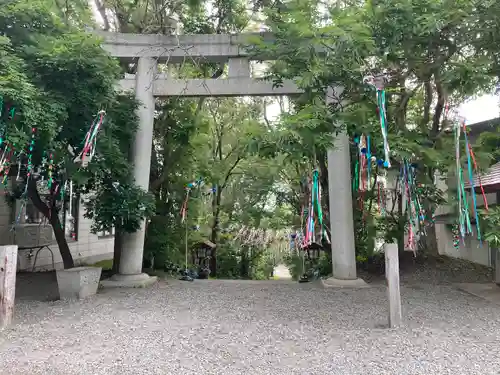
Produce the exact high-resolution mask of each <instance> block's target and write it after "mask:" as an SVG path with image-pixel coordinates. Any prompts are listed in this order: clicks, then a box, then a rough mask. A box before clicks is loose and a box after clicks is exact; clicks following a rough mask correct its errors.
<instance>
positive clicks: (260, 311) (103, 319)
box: [0, 280, 500, 375]
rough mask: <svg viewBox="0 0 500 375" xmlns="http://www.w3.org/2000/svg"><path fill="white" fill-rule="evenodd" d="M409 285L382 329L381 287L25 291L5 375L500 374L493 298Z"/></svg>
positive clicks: (2, 348)
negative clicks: (56, 297)
mask: <svg viewBox="0 0 500 375" xmlns="http://www.w3.org/2000/svg"><path fill="white" fill-rule="evenodd" d="M402 293H403V302H404V316H405V319H406V323H407V326H406V327H404V328H401V329H398V330H390V329H387V328H383V327H384V324H385V322H386V317H387V302H386V294H385V289H384V288H383V286H382V285H374V286H373V287H372V288H369V289H364V290H351V291H347V290H332V289H328V290H325V289H323V288H322V287H321V286H319V285H318V284H314V283H309V284H298V283H293V282H287V281H264V282H251V281H212V280H210V281H201V280H199V281H195V282H193V283H188V282H180V281H170V282H169V283H165V282H161V283H159V284H158V285H156V286H154V287H152V288H150V289H135V290H134V289H132V290H106V291H103V292H101V293H100V294H98V295H97V296H95V297H93V298H90V299H87V300H84V301H79V302H71V303H70V302H63V301H55V302H36V301H32V300H31V301H30V300H27V299H22V298H21V299H20V300H19V301H18V305H17V311H16V318H17V322H16V324H15V325H14V326H13V327H12V328H11V329H9V330H7V331H4V332H2V334H1V335H0V374H5V375H17V374H27V375H35V374H46V375H73V374H82V375H97V374H106V375H114V374H116V375H118V374H120V375H128V374H130V375H141V374H172V375H174V374H193V375H194V374H203V375H206V374H221V375H226V374H227V375H244V374H252V375H258V374H264V375H280V374H283V375H285V374H286V375H293V374H300V375H306V374H307V375H314V374H328V375H332V374H346V375H357V374H366V375H383V374H395V375H396V374H397V375H402V374H426V375H430V374H433V375H435V374H453V375H460V374H467V375H473V374H480V375H488V374H498V373H499V370H498V369H499V368H500V367H499V366H500V317H499V314H498V307H497V306H495V305H493V304H490V303H488V302H486V301H483V300H481V299H478V298H476V297H473V296H470V295H468V294H465V293H462V292H459V291H457V290H455V289H454V288H453V287H452V286H449V285H437V286H433V285H429V284H420V285H418V286H410V285H409V286H404V287H403V288H402Z"/></svg>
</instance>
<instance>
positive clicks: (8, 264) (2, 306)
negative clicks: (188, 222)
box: [0, 245, 17, 330]
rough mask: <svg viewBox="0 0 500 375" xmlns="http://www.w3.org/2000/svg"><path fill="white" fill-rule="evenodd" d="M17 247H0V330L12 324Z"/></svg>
mask: <svg viewBox="0 0 500 375" xmlns="http://www.w3.org/2000/svg"><path fill="white" fill-rule="evenodd" d="M16 271H17V245H8V246H0V330H2V329H4V328H5V327H7V326H8V325H10V323H11V322H12V317H13V316H14V297H15V295H16Z"/></svg>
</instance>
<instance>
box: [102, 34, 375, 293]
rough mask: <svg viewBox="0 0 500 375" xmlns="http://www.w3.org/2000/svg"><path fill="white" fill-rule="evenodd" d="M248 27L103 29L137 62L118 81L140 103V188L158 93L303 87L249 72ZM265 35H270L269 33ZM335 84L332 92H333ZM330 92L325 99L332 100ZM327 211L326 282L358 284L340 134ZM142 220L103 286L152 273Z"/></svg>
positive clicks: (115, 49)
mask: <svg viewBox="0 0 500 375" xmlns="http://www.w3.org/2000/svg"><path fill="white" fill-rule="evenodd" d="M250 35H255V34H238V35H227V34H222V35H219V34H217V35H212V34H211V35H179V36H166V35H146V34H122V33H99V36H101V37H103V38H104V44H103V48H104V49H105V50H106V51H108V52H109V53H110V55H111V56H114V57H116V58H118V59H120V60H121V61H124V62H136V63H137V70H136V74H135V75H126V77H125V79H123V80H121V82H120V85H121V88H122V89H123V90H126V91H130V90H134V91H135V96H136V98H137V100H138V101H139V102H140V103H141V104H140V107H139V109H138V117H139V122H140V124H139V129H138V131H137V134H136V137H135V141H134V144H133V147H132V162H133V164H134V172H133V174H134V178H135V181H136V183H137V185H139V186H140V187H141V188H143V189H145V190H148V189H149V173H150V168H151V145H152V141H153V121H154V111H155V97H169V96H175V97H178V96H184V97H203V96H210V97H217V96H219V97H223V96H225V97H228V96H279V95H290V94H299V93H301V90H300V89H299V88H298V87H297V86H296V85H295V84H294V82H292V81H287V82H284V84H283V85H282V87H273V85H272V83H270V82H265V81H262V80H258V79H255V78H252V77H251V73H250V57H249V54H248V53H247V51H246V50H245V48H244V47H243V46H242V45H243V44H245V43H247V44H248V40H249V36H250ZM260 35H265V37H266V39H269V40H272V35H270V34H260ZM187 60H188V61H203V62H218V63H228V77H227V78H224V79H173V78H169V77H168V75H165V74H157V64H158V63H167V64H178V63H182V62H184V61H187ZM332 91H333V90H332V89H330V92H331V93H332ZM332 96H333V95H328V97H327V100H332V99H331V98H332ZM328 181H329V182H328V184H329V186H328V187H329V197H330V202H329V212H330V213H335V214H334V215H330V223H331V237H332V241H331V242H332V263H333V275H334V278H331V279H328V280H326V281H325V282H324V285H325V286H337V287H342V286H348V287H360V286H364V285H365V283H364V282H363V281H362V280H360V279H357V277H356V261H355V251H354V225H353V211H352V192H351V183H350V181H351V171H350V155H349V139H348V137H347V135H346V134H339V135H338V136H337V137H336V138H335V141H334V147H333V148H332V149H330V150H329V151H328ZM144 236H145V223H143V224H142V227H141V229H140V230H139V231H137V232H136V233H132V234H127V235H126V237H125V238H124V242H123V250H122V255H121V259H120V267H119V274H117V275H115V276H114V277H113V278H112V279H111V280H109V281H107V282H106V283H104V286H109V287H113V286H114V287H120V286H144V285H148V284H150V283H152V282H154V281H155V278H151V277H149V276H148V275H146V274H142V273H141V271H142V260H143V251H144Z"/></svg>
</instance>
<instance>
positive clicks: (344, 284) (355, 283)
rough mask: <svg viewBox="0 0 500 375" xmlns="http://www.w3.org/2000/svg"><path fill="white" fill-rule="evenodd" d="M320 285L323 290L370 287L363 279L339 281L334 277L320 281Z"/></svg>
mask: <svg viewBox="0 0 500 375" xmlns="http://www.w3.org/2000/svg"><path fill="white" fill-rule="evenodd" d="M321 283H322V284H323V286H324V287H325V288H351V289H359V288H369V287H370V285H368V284H367V283H366V282H365V281H364V280H363V279H352V280H341V279H336V278H335V277H330V278H328V279H323V280H321Z"/></svg>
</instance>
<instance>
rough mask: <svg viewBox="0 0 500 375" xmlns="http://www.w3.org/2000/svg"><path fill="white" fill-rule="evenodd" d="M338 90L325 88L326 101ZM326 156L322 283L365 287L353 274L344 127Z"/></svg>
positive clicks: (350, 202)
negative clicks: (326, 267) (328, 258)
mask: <svg viewBox="0 0 500 375" xmlns="http://www.w3.org/2000/svg"><path fill="white" fill-rule="evenodd" d="M339 94H340V93H335V92H334V89H333V88H329V89H328V91H327V95H326V102H327V104H330V103H332V102H333V101H335V98H338V97H339V96H340V95H339ZM327 158H328V199H329V202H328V203H329V213H330V228H331V246H332V269H333V277H331V278H329V279H327V280H323V285H324V286H325V287H337V288H339V287H340V288H342V287H346V288H362V287H366V286H368V285H367V284H366V283H365V282H364V281H363V280H362V279H358V278H357V275H356V252H355V243H354V218H353V208H352V190H351V154H350V151H349V137H348V135H347V133H346V132H345V131H341V132H340V133H339V134H337V135H336V136H335V139H334V142H333V148H330V149H329V150H328V151H327Z"/></svg>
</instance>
